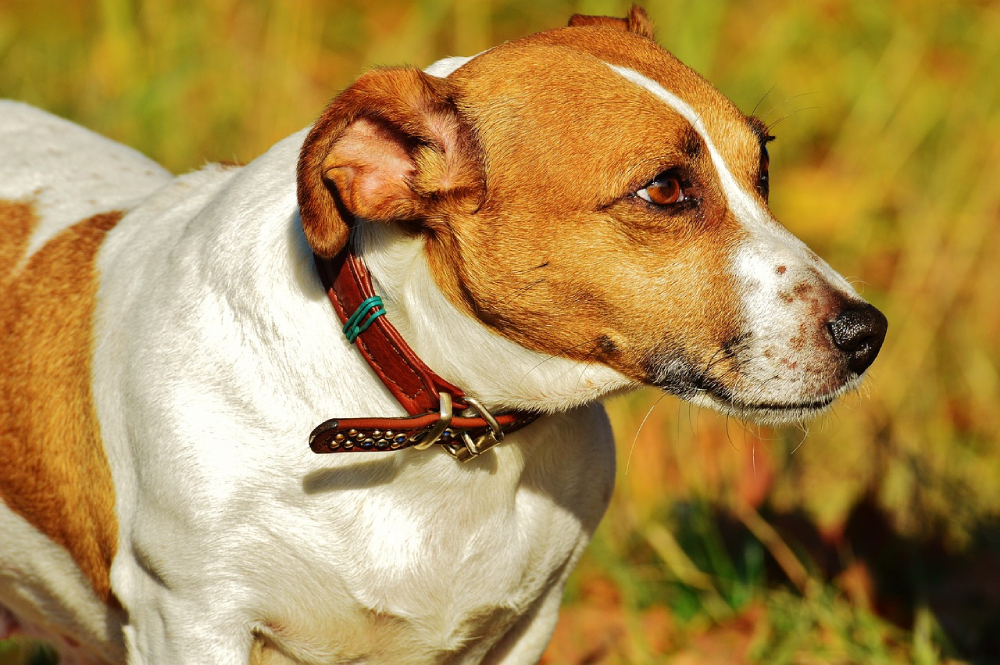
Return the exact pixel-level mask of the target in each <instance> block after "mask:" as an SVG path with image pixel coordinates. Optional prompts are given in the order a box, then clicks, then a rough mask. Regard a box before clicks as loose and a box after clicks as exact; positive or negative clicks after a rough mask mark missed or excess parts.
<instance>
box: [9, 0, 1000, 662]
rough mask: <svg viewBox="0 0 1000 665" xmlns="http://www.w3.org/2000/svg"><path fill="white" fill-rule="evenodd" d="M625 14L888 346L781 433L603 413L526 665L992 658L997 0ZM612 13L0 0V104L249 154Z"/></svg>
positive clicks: (663, 403) (651, 404) (14, 654)
mask: <svg viewBox="0 0 1000 665" xmlns="http://www.w3.org/2000/svg"><path fill="white" fill-rule="evenodd" d="M640 4H642V5H643V6H644V7H645V8H646V10H647V11H648V13H649V14H650V16H651V17H652V18H653V20H654V22H655V23H656V26H657V35H658V40H659V42H660V43H661V44H662V45H663V46H665V47H666V48H668V49H670V50H671V51H673V52H674V53H675V54H676V55H677V56H679V57H680V58H681V59H682V60H684V61H685V62H687V63H688V64H689V65H691V66H692V67H694V68H695V69H696V70H697V71H699V72H700V73H702V74H703V75H704V76H706V77H707V78H708V79H709V80H710V81H711V82H713V83H714V84H715V85H716V86H717V87H718V88H719V89H720V90H722V92H723V93H725V94H727V95H728V96H729V97H730V98H732V99H733V100H734V101H735V102H736V104H737V105H738V106H739V107H740V108H742V109H743V110H744V111H745V112H747V113H749V112H751V111H754V112H755V113H756V114H757V115H758V116H759V117H761V118H763V119H764V120H765V122H767V123H768V124H770V125H771V126H772V127H773V130H772V131H773V133H774V134H776V135H777V136H778V140H777V142H776V143H774V144H773V145H772V146H771V159H772V161H771V163H772V172H771V173H772V175H771V191H772V195H771V205H772V209H773V211H774V212H775V214H776V216H777V217H778V219H780V220H782V221H783V222H784V223H785V224H786V225H787V226H788V227H789V228H790V229H791V230H792V231H793V232H794V233H795V234H797V235H798V236H799V237H801V238H802V239H803V240H805V241H806V242H807V243H808V244H809V245H810V246H812V248H813V249H815V250H816V251H817V252H819V253H820V254H821V255H822V256H824V257H825V258H826V259H827V260H828V261H829V262H830V263H831V264H832V265H833V266H834V267H835V268H836V269H837V270H839V271H840V272H841V273H842V274H844V275H846V276H848V277H849V278H850V279H851V281H852V282H853V283H854V284H856V285H857V288H858V289H859V290H860V291H861V292H862V294H863V295H864V296H865V297H866V298H867V299H868V300H870V301H871V302H872V303H873V304H875V305H876V306H877V307H879V308H880V309H882V311H884V312H885V313H886V315H887V316H888V318H889V321H890V328H889V336H888V339H887V341H886V343H885V347H884V349H883V351H882V355H881V356H880V357H879V359H878V360H877V361H876V362H875V364H874V366H873V367H872V369H871V371H870V377H869V378H868V380H867V382H866V383H865V385H864V388H863V389H862V390H861V391H860V393H859V394H857V395H855V396H851V397H848V398H847V399H845V400H843V401H842V402H841V403H840V404H839V405H838V406H837V407H836V409H835V410H834V411H833V413H832V414H831V415H829V416H826V417H824V418H822V419H820V420H819V421H817V422H812V423H809V424H807V425H804V426H803V427H801V428H790V429H787V430H770V429H763V428H758V427H754V426H749V425H745V424H742V423H740V422H737V421H735V420H731V419H729V420H727V419H725V418H722V417H719V416H717V415H715V414H714V413H711V412H708V411H704V410H699V409H695V408H692V407H689V406H687V405H685V404H682V403H680V402H678V401H677V400H675V399H673V398H671V397H665V398H664V397H661V396H660V395H659V394H658V393H656V392H653V391H648V392H641V393H638V394H635V395H632V396H629V397H628V398H625V399H620V400H617V401H614V402H612V403H611V404H610V405H609V408H610V411H611V413H612V417H613V420H614V424H615V428H616V433H617V438H618V446H619V473H618V485H617V491H616V493H615V496H614V499H613V503H612V506H611V508H610V511H609V513H608V515H607V516H606V518H605V520H604V522H603V523H602V526H601V528H600V529H599V531H598V533H597V535H596V537H595V539H594V542H593V544H592V545H591V547H590V549H589V551H588V553H587V555H586V557H585V559H584V561H583V563H582V564H581V565H580V567H579V569H578V570H577V572H576V573H575V574H574V577H573V579H572V581H571V583H570V585H569V590H568V593H567V596H566V599H565V606H564V608H563V612H562V615H561V620H560V624H559V627H558V629H557V632H556V635H555V638H554V640H553V642H552V645H551V646H550V648H549V650H548V652H547V653H546V656H545V658H544V660H543V662H544V663H549V664H553V665H555V664H562V663H573V664H582V663H661V662H662V663H682V664H698V663H911V662H913V663H939V662H949V661H963V662H972V663H995V662H1000V526H998V514H1000V445H998V444H1000V437H998V434H1000V110H998V109H1000V105H998V101H1000V100H998V98H997V93H998V90H1000V85H998V83H997V78H998V75H1000V53H998V51H1000V7H998V5H997V4H996V3H995V2H986V1H982V2H974V1H969V2H955V1H950V0H943V1H942V0H906V1H905V2H904V1H903V0H898V1H896V2H884V1H880V0H820V1H817V2H799V1H797V0H778V1H768V2H764V1H763V0H742V1H740V2H730V1H727V0H645V2H642V3H640ZM627 6H628V3H626V2H618V1H616V0H580V1H577V2H572V1H569V0H563V1H554V2H544V3H542V2H537V1H533V0H490V1H485V0H483V1H479V2H473V1H470V0H410V1H403V0H381V1H380V2H378V3H371V2H362V1H361V0H340V1H336V2H331V1H328V0H327V1H323V0H302V1H299V2H278V1H277V0H202V1H200V2H190V1H184V2H182V1H180V0H173V1H171V0H157V1H152V0H151V1H148V2H139V1H137V0H100V1H99V2H96V1H95V2H88V1H85V0H0V96H2V97H10V98H16V99H21V100H24V101H27V102H30V103H32V104H35V105H38V106H40V107H42V108H44V109H47V110H49V111H52V112H54V113H56V114H59V115H62V116H65V117H67V118H69V119H72V120H74V121H76V122H79V123H81V124H83V125H85V126H87V127H90V128H91V129H94V130H95V131H97V132H99V133H102V134H105V135H107V136H109V137H111V138H114V139H116V140H118V141H122V142H124V143H126V144H128V145H131V146H134V147H136V148H138V149H139V150H141V151H143V152H145V153H146V154H147V155H149V156H150V157H152V158H153V159H156V160H158V161H160V162H162V163H163V164H164V165H165V166H167V167H168V168H170V169H172V170H173V171H175V172H177V173H181V172H184V171H188V170H191V169H196V168H199V167H200V166H202V165H203V164H205V163H206V162H211V161H249V160H251V159H253V158H254V157H255V156H256V155H258V154H260V153H261V152H262V151H264V150H265V149H266V148H267V147H268V146H270V145H271V144H272V143H274V142H275V141H277V140H279V139H281V138H283V137H285V136H286V135H288V134H290V133H292V132H294V131H296V130H298V129H300V128H302V127H304V126H306V125H308V124H310V123H311V122H312V121H313V120H314V119H315V118H316V116H317V115H318V114H319V112H320V111H321V109H322V108H323V106H324V104H325V103H326V101H327V100H328V99H329V98H330V97H331V96H333V95H334V94H335V93H336V92H338V91H339V90H340V89H342V88H343V87H345V86H346V85H348V84H349V83H350V82H351V81H352V80H353V79H354V78H355V77H356V76H357V75H358V74H359V73H360V72H362V71H363V70H364V69H366V68H368V67H371V66H373V65H398V64H415V65H420V66H426V65H428V64H430V63H431V62H432V61H434V60H435V59H437V58H440V57H443V56H447V55H467V54H472V53H475V52H478V51H480V50H482V49H484V48H487V47H489V46H490V45H493V44H496V43H498V42H501V41H504V40H510V39H515V38H517V37H520V36H523V35H526V34H528V33H531V32H535V31H538V30H542V29H547V28H553V27H558V26H562V25H564V24H565V23H566V21H567V19H568V18H569V16H570V14H572V13H574V12H581V13H592V14H605V15H617V16H623V15H624V14H625V11H626V10H627ZM640 424H641V426H640ZM0 537H3V536H2V534H0ZM30 651H31V647H28V646H25V645H23V644H15V643H2V642H0V663H2V664H4V665H7V664H10V663H22V662H29V661H31V660H32V659H33V660H34V662H47V661H46V660H45V656H44V655H38V654H35V655H34V656H33V655H31V654H30Z"/></svg>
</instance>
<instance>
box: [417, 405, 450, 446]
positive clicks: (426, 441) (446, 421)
mask: <svg viewBox="0 0 1000 665" xmlns="http://www.w3.org/2000/svg"><path fill="white" fill-rule="evenodd" d="M438 400H439V402H440V404H441V418H440V419H439V420H438V421H437V422H436V423H434V428H433V429H432V430H431V431H430V432H428V433H427V436H425V437H424V438H423V440H422V441H420V443H418V444H417V445H415V446H413V447H414V448H415V449H417V450H427V449H428V448H430V447H431V446H433V445H434V444H435V443H437V440H438V439H440V438H441V435H442V434H444V431H445V430H446V429H448V425H451V415H452V414H451V393H445V392H441V393H438Z"/></svg>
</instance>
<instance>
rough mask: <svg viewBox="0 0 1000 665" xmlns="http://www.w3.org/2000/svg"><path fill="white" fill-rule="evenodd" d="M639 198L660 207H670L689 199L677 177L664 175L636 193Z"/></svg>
mask: <svg viewBox="0 0 1000 665" xmlns="http://www.w3.org/2000/svg"><path fill="white" fill-rule="evenodd" d="M636 193H637V194H638V195H639V198H641V199H644V200H646V201H649V202H650V203H653V204H655V205H658V206H668V205H672V204H674V203H680V202H681V201H684V200H686V199H687V197H686V196H684V189H683V187H681V182H680V180H678V179H677V178H676V177H675V176H668V175H662V176H659V177H658V178H657V179H656V180H654V181H653V182H651V183H649V185H647V186H646V188H645V189H640V190H639V191H638V192H636Z"/></svg>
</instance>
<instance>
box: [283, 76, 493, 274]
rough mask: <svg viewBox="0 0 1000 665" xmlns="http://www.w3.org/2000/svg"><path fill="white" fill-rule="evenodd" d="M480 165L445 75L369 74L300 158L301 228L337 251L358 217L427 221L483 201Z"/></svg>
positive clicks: (325, 249) (335, 106)
mask: <svg viewBox="0 0 1000 665" xmlns="http://www.w3.org/2000/svg"><path fill="white" fill-rule="evenodd" d="M482 193H483V178H482V169H481V167H480V164H479V157H478V152H477V150H476V148H475V144H474V140H473V138H472V133H471V131H470V130H469V128H468V127H467V126H466V125H465V123H463V121H462V119H461V117H460V114H459V111H458V109H457V107H456V105H455V91H454V88H453V86H452V85H451V84H450V83H449V82H448V81H447V80H446V79H439V78H435V77H432V76H429V75H427V74H424V73H423V72H421V71H419V70H416V69H380V70H375V71H372V72H368V73H367V74H365V75H363V76H362V77H361V78H359V79H358V80H357V81H356V82H355V83H354V85H352V86H351V87H350V88H348V89H347V90H345V91H344V92H343V93H341V94H340V95H339V96H338V97H336V98H335V99H334V100H333V101H332V102H330V105H329V106H327V108H326V110H325V111H323V114H322V115H321V116H320V118H319V120H318V121H317V122H316V124H315V125H313V128H312V130H311V131H310V132H309V135H308V136H307V137H306V140H305V143H304V144H303V146H302V151H301V153H300V154H299V164H298V199H299V209H300V213H301V217H302V229H303V231H305V235H306V239H307V240H308V241H309V245H310V246H311V247H312V249H313V251H314V252H316V253H317V254H319V255H320V256H323V257H327V258H329V257H332V256H334V255H335V254H337V253H338V252H339V251H340V250H341V249H343V247H344V246H345V245H346V244H347V241H348V238H349V236H350V228H351V226H352V225H353V224H354V222H355V220H356V219H364V220H372V221H393V220H404V219H406V220H421V219H425V218H426V217H427V216H429V215H431V213H433V212H434V209H435V208H440V207H442V206H446V205H463V206H473V207H474V206H475V205H478V203H479V201H480V199H481V197H482Z"/></svg>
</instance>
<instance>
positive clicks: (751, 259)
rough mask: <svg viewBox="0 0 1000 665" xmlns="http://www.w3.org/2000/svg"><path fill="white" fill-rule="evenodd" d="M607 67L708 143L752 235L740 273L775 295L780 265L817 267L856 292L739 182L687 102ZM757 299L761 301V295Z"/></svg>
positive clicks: (730, 202)
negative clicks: (645, 93)
mask: <svg viewBox="0 0 1000 665" xmlns="http://www.w3.org/2000/svg"><path fill="white" fill-rule="evenodd" d="M605 64H607V65H608V67H610V68H611V69H612V70H614V71H615V72H617V73H618V74H620V75H621V76H623V77H625V78H626V79H628V80H629V81H631V82H632V83H635V84H636V85H638V86H639V87H641V88H644V89H645V90H647V91H649V92H650V93H652V94H653V96H655V97H656V98H657V99H659V100H661V101H662V102H664V103H665V104H666V105H667V106H669V107H670V108H672V109H673V110H674V111H676V112H677V113H678V114H679V115H680V116H681V117H682V118H684V119H685V120H687V121H688V123H690V125H691V127H693V128H694V130H695V131H696V132H698V135H699V136H700V137H701V140H702V141H704V143H705V146H706V147H707V148H708V154H709V155H710V156H711V158H712V164H713V165H714V166H715V170H716V173H717V174H718V177H719V183H720V184H721V185H722V191H723V192H724V193H725V196H726V202H727V203H728V205H729V210H730V211H731V212H732V213H733V215H734V216H735V217H736V219H737V220H739V221H740V223H741V224H743V226H744V228H745V229H746V230H747V231H748V232H750V234H751V242H750V243H749V244H748V243H744V246H743V247H742V248H741V251H740V252H739V255H738V256H737V258H736V268H737V273H738V274H740V275H742V276H744V277H746V278H751V279H753V280H754V281H758V280H763V281H764V282H765V283H764V284H760V286H763V287H764V289H763V290H764V291H765V293H772V292H773V287H774V284H775V282H776V281H777V280H776V279H775V277H774V270H775V266H776V265H777V264H779V263H780V264H785V263H788V264H792V265H794V264H796V263H799V264H806V265H809V266H811V267H813V268H815V269H816V270H817V271H818V272H819V273H820V274H821V275H822V276H823V277H824V278H825V279H826V280H828V281H829V282H830V283H831V285H835V286H836V287H837V288H839V289H841V290H843V291H845V292H846V293H849V294H853V293H854V289H853V288H852V287H851V286H850V285H849V284H848V283H847V281H846V280H844V278H843V277H841V276H840V275H839V274H838V273H837V272H836V271H835V270H833V269H832V268H830V266H828V265H827V264H826V262H825V261H823V260H822V259H820V258H819V257H817V256H815V255H814V254H813V253H812V252H811V251H809V249H808V248H807V247H806V246H805V244H804V243H803V242H802V241H801V240H799V239H798V238H796V237H795V236H794V235H792V234H791V233H789V232H788V230H787V229H785V228H784V227H783V226H781V225H780V224H779V223H778V222H777V221H776V220H775V219H774V218H773V217H772V216H771V213H770V211H769V210H768V209H767V208H766V207H765V206H763V205H761V203H760V202H759V201H758V200H757V199H756V198H755V197H754V196H753V195H752V194H750V192H748V191H747V190H746V189H745V188H743V186H741V185H740V183H739V182H737V180H736V177H735V176H734V175H733V173H732V171H731V170H730V169H729V165H728V164H726V161H725V159H723V157H722V154H721V153H720V152H719V150H718V148H716V147H715V142H714V141H712V137H711V136H709V133H708V129H707V128H706V127H705V123H704V122H702V119H701V114H699V113H698V112H697V111H695V110H694V109H693V108H692V107H691V105H690V104H688V103H687V102H686V101H684V100H683V99H681V98H680V97H678V96H677V95H675V94H674V93H672V92H670V91H669V90H667V89H666V88H664V87H663V86H662V85H660V84H659V83H657V82H656V81H654V80H652V79H651V78H649V77H647V76H643V75H642V74H640V73H639V72H637V71H635V70H634V69H629V68H628V67H619V66H618V65H612V64H609V63H605ZM789 267H791V265H790V266H789ZM754 299H755V300H759V296H758V297H757V298H754Z"/></svg>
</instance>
